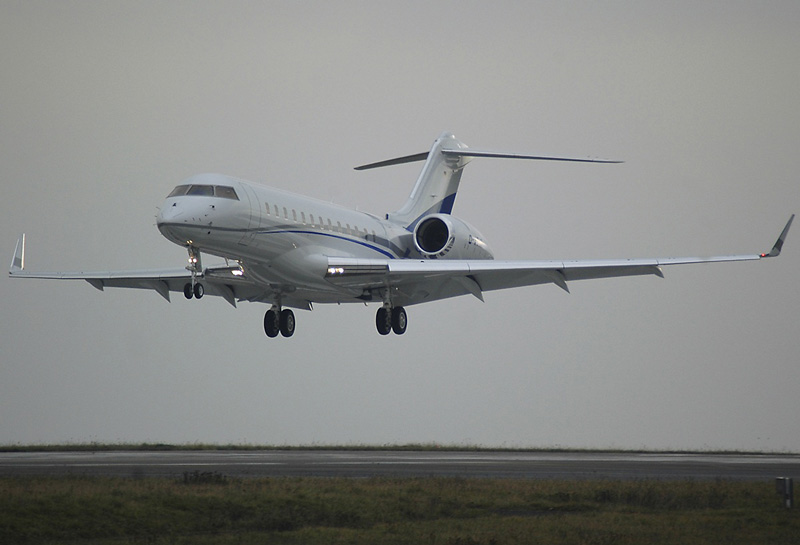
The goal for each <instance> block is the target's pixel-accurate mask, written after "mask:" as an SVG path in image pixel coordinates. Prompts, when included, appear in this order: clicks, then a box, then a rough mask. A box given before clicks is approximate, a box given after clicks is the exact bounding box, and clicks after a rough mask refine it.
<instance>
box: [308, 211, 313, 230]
mask: <svg viewBox="0 0 800 545" xmlns="http://www.w3.org/2000/svg"><path fill="white" fill-rule="evenodd" d="M308 216H309V217H310V218H311V227H314V214H309V215H308Z"/></svg>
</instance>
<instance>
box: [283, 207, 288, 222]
mask: <svg viewBox="0 0 800 545" xmlns="http://www.w3.org/2000/svg"><path fill="white" fill-rule="evenodd" d="M283 219H285V220H288V219H289V212H288V211H287V210H286V207H285V206H284V207H283Z"/></svg>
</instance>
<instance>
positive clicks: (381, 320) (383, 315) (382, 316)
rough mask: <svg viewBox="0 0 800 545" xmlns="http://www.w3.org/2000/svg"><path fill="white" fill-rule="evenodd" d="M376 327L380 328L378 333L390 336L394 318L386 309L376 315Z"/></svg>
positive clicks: (379, 310) (380, 309) (382, 308)
mask: <svg viewBox="0 0 800 545" xmlns="http://www.w3.org/2000/svg"><path fill="white" fill-rule="evenodd" d="M375 326H376V327H377V328H378V333H380V334H381V335H388V334H389V333H391V331H392V317H391V314H389V310H388V309H386V307H381V308H379V309H378V313H377V314H376V315H375Z"/></svg>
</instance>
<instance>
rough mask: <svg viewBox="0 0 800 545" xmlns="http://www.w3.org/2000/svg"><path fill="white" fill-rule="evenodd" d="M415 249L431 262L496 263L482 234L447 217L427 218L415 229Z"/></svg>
mask: <svg viewBox="0 0 800 545" xmlns="http://www.w3.org/2000/svg"><path fill="white" fill-rule="evenodd" d="M414 246H415V247H416V249H417V251H418V252H419V253H420V254H421V255H422V256H423V257H426V258H429V259H437V258H443V257H445V256H446V257H447V258H449V259H492V253H491V252H490V251H489V248H488V247H487V246H486V243H485V242H483V237H482V236H481V234H480V233H478V232H477V231H476V230H475V229H474V228H473V227H471V226H469V225H467V224H466V223H465V222H463V221H461V220H459V219H457V218H454V217H453V216H450V215H447V214H432V215H430V216H427V217H425V218H423V219H422V221H420V222H419V223H418V224H417V227H416V228H415V229H414Z"/></svg>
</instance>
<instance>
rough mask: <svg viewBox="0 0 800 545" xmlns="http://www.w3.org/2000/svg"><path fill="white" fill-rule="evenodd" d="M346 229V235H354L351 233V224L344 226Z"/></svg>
mask: <svg viewBox="0 0 800 545" xmlns="http://www.w3.org/2000/svg"><path fill="white" fill-rule="evenodd" d="M344 228H345V229H347V230H346V231H345V233H347V234H348V235H352V234H353V233H352V232H350V224H349V223H345V224H344Z"/></svg>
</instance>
